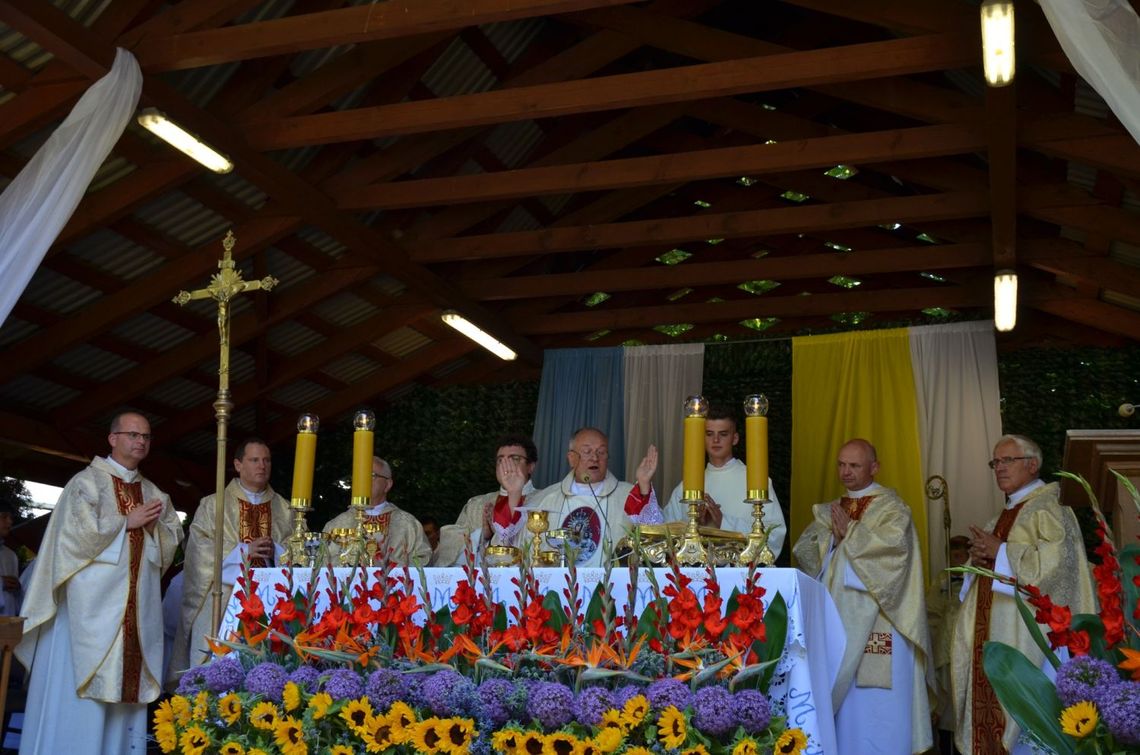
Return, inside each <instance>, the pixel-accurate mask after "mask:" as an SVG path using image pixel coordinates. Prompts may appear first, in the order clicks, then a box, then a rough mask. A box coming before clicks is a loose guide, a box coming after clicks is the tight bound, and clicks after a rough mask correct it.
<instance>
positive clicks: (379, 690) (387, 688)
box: [364, 668, 407, 712]
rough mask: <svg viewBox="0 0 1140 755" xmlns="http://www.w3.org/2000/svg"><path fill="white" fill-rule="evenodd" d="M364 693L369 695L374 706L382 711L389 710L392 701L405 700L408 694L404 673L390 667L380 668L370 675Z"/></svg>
mask: <svg viewBox="0 0 1140 755" xmlns="http://www.w3.org/2000/svg"><path fill="white" fill-rule="evenodd" d="M364 693H365V694H366V695H368V699H369V700H370V701H371V702H372V707H373V708H375V709H376V710H377V711H380V712H384V711H387V710H388V709H389V708H391V707H392V703H394V702H396V701H397V700H403V699H404V698H405V697H406V695H407V689H406V688H405V687H404V675H403V674H401V673H400V672H399V671H393V670H392V669H390V668H378V669H376V670H375V671H373V672H372V673H371V674H369V675H368V681H367V682H366V683H365V685H364Z"/></svg>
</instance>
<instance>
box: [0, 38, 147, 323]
mask: <svg viewBox="0 0 1140 755" xmlns="http://www.w3.org/2000/svg"><path fill="white" fill-rule="evenodd" d="M141 91H142V72H141V71H140V70H139V65H138V63H137V62H136V61H135V58H134V56H133V55H131V54H130V53H129V52H127V51H126V50H123V49H121V48H120V49H118V50H116V52H115V63H114V65H113V66H112V67H111V70H110V71H109V72H108V73H107V75H106V76H104V77H103V78H101V79H99V80H98V81H96V82H95V83H94V84H92V85H91V88H90V89H88V90H87V92H86V93H84V95H83V96H82V97H80V98H79V102H77V103H75V107H74V108H72V110H71V113H70V114H69V115H68V116H67V118H66V120H64V122H63V123H62V124H60V126H59V128H57V129H56V130H55V131H54V132H53V133H52V135H51V136H50V137H48V140H47V141H46V142H45V143H44V145H43V146H42V147H41V148H40V149H39V151H38V152H36V154H35V156H34V157H33V158H32V159H31V160H29V161H28V164H27V165H26V166H24V169H23V170H21V171H20V174H19V175H18V176H16V178H15V179H14V180H13V181H12V183H10V184H9V185H8V188H7V189H5V190H4V194H3V195H0V281H3V282H4V284H3V286H0V324H3V322H4V321H5V320H6V319H8V314H9V313H10V312H11V311H12V307H13V306H15V304H16V301H17V300H18V299H19V298H20V295H21V294H23V293H24V289H25V288H26V287H27V285H28V281H30V280H31V279H32V275H34V274H35V272H36V269H37V268H38V267H39V266H40V262H42V261H43V258H44V255H45V254H47V250H48V249H49V248H50V247H51V245H52V242H54V241H55V239H56V237H57V236H59V232H60V231H61V230H63V226H64V225H65V224H66V223H67V220H68V218H70V217H71V213H72V212H74V211H75V208H76V206H77V205H78V204H79V200H80V199H82V198H83V194H84V192H86V191H87V186H88V184H90V183H91V178H92V177H93V176H94V175H95V171H97V170H98V169H99V166H100V165H102V164H103V160H105V159H106V157H107V155H108V154H110V152H111V148H112V147H114V146H115V143H116V142H117V141H119V136H120V135H121V134H122V133H123V129H124V128H126V125H127V121H128V120H129V119H130V117H131V114H132V113H134V110H135V107H136V106H137V105H138V101H139V93H140V92H141Z"/></svg>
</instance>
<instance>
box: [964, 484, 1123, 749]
mask: <svg viewBox="0 0 1140 755" xmlns="http://www.w3.org/2000/svg"><path fill="white" fill-rule="evenodd" d="M1059 474H1060V475H1061V476H1063V477H1066V478H1068V479H1071V480H1074V481H1076V482H1078V483H1080V484H1081V485H1082V486H1083V487H1084V489H1085V492H1086V493H1087V494H1088V496H1089V500H1090V502H1091V503H1092V508H1093V510H1094V512H1096V518H1097V540H1098V545H1097V546H1096V549H1095V553H1096V555H1097V556H1098V557H1099V558H1100V563H1099V564H1097V565H1096V566H1094V568H1093V577H1094V578H1095V581H1096V592H1097V602H1098V605H1099V611H1098V613H1096V614H1077V615H1073V614H1072V612H1071V611H1070V610H1069V608H1068V607H1065V606H1058V605H1056V604H1054V603H1053V601H1052V600H1051V599H1050V597H1049V596H1048V595H1045V594H1043V593H1042V592H1041V591H1040V590H1039V589H1038V588H1037V587H1035V586H1033V585H1026V584H1019V583H1017V582H1016V581H1015V580H1012V579H1009V578H1008V577H1003V576H1001V575H998V574H996V573H994V572H992V571H988V570H985V569H979V568H976V567H966V568H965V569H963V570H965V571H973V572H975V573H979V574H983V575H985V576H988V577H991V578H993V579H995V580H999V581H1002V582H1004V583H1006V584H1009V585H1012V586H1014V587H1015V588H1016V592H1015V597H1016V599H1017V605H1018V608H1019V610H1020V612H1021V615H1022V618H1023V619H1024V621H1025V623H1026V626H1027V627H1028V628H1029V631H1030V634H1031V635H1032V636H1033V638H1034V640H1035V641H1036V643H1037V645H1038V646H1039V647H1040V648H1041V650H1042V651H1043V652H1044V653H1045V657H1046V659H1047V660H1048V661H1049V662H1050V663H1051V664H1052V666H1053V668H1054V669H1056V680H1055V682H1053V681H1050V680H1049V678H1048V677H1047V676H1046V675H1045V674H1044V673H1043V672H1042V671H1041V670H1040V669H1039V668H1037V667H1036V666H1034V665H1033V664H1032V663H1030V661H1029V660H1028V659H1027V658H1026V657H1025V656H1024V655H1023V654H1022V653H1021V652H1020V651H1018V650H1016V649H1014V648H1012V647H1009V646H1008V645H1004V644H1002V643H999V642H989V643H986V647H985V649H984V653H983V663H984V667H985V672H986V676H987V677H988V678H989V680H990V683H991V684H992V685H993V687H994V691H995V692H996V693H997V696H998V699H999V700H1000V701H1001V704H1002V706H1004V707H1005V708H1006V710H1008V711H1009V713H1010V715H1012V716H1013V718H1014V720H1016V721H1017V723H1018V724H1019V725H1020V726H1021V728H1022V729H1023V730H1024V731H1025V732H1026V733H1027V734H1028V735H1029V736H1030V737H1032V738H1033V739H1034V740H1036V742H1037V743H1038V744H1040V745H1042V746H1044V747H1047V748H1049V750H1051V751H1052V752H1055V753H1058V755H1067V754H1068V753H1080V752H1089V753H1103V754H1105V755H1108V754H1109V753H1125V752H1132V753H1134V752H1138V751H1140V628H1138V624H1137V623H1136V622H1137V620H1140V544H1135V543H1133V544H1129V545H1127V546H1126V547H1124V548H1123V549H1122V550H1121V551H1120V553H1119V554H1118V553H1117V551H1116V548H1115V547H1114V546H1113V544H1112V532H1111V529H1110V528H1109V526H1108V523H1107V522H1106V521H1105V518H1104V516H1103V514H1101V513H1100V508H1099V504H1098V502H1097V500H1096V496H1095V494H1094V493H1093V491H1092V488H1091V487H1090V486H1089V484H1088V483H1087V482H1086V481H1085V480H1084V478H1082V477H1081V476H1079V475H1073V474H1070V473H1068V472H1061V473H1059ZM1113 474H1116V476H1117V477H1118V478H1119V479H1120V480H1121V482H1122V483H1123V484H1124V486H1125V487H1126V488H1127V490H1128V491H1129V493H1130V494H1131V496H1132V499H1133V502H1134V503H1135V505H1136V508H1137V511H1138V513H1140V494H1138V493H1137V491H1136V488H1135V487H1133V486H1132V484H1131V483H1130V482H1129V480H1128V479H1127V478H1125V477H1123V476H1121V475H1119V474H1117V473H1116V472H1115V471H1114V472H1113ZM1125 606H1128V607H1129V608H1131V611H1129V612H1128V613H1127V614H1126V612H1125ZM1043 626H1044V627H1048V630H1049V631H1048V632H1047V633H1043V632H1042V630H1041V627H1043ZM1059 648H1065V649H1067V650H1068V654H1069V657H1068V659H1067V660H1065V661H1064V662H1063V663H1062V662H1061V661H1060V660H1059V659H1058V657H1057V654H1056V653H1055V652H1054V651H1056V650H1058V649H1059Z"/></svg>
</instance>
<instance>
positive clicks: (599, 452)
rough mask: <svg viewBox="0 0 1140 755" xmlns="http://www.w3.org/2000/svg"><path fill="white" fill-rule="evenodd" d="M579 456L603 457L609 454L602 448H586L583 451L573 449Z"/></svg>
mask: <svg viewBox="0 0 1140 755" xmlns="http://www.w3.org/2000/svg"><path fill="white" fill-rule="evenodd" d="M572 453H576V454H578V455H579V456H581V457H582V458H583V459H604V458H606V457H607V456H609V455H610V452H609V451H608V450H606V449H604V448H587V449H586V450H585V451H573V452H572Z"/></svg>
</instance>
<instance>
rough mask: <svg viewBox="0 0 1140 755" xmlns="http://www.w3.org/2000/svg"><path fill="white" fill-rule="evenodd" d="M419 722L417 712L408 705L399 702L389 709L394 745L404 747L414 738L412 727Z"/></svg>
mask: <svg viewBox="0 0 1140 755" xmlns="http://www.w3.org/2000/svg"><path fill="white" fill-rule="evenodd" d="M418 722H419V719H417V718H416V712H415V711H414V710H412V708H411V706H410V705H408V704H407V703H405V702H403V701H400V700H397V701H396V702H394V703H392V707H391V708H389V709H388V723H389V725H391V727H392V744H394V745H402V744H404V743H405V742H407V741H408V737H410V736H412V727H413V726H415V725H416V724H417V723H418Z"/></svg>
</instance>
